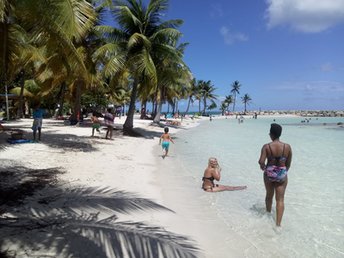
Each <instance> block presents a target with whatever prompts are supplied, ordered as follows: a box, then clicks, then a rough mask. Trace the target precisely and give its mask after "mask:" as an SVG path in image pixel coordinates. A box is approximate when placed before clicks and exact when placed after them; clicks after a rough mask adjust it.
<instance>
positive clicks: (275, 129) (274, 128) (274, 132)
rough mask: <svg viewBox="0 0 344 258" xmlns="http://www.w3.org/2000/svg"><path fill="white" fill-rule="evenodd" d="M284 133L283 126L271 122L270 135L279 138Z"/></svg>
mask: <svg viewBox="0 0 344 258" xmlns="http://www.w3.org/2000/svg"><path fill="white" fill-rule="evenodd" d="M281 134H282V126H280V125H279V124H275V123H273V124H271V127H270V135H271V136H273V137H275V138H279V137H280V136H281Z"/></svg>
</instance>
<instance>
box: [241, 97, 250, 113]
mask: <svg viewBox="0 0 344 258" xmlns="http://www.w3.org/2000/svg"><path fill="white" fill-rule="evenodd" d="M241 100H242V103H244V105H245V113H246V105H248V104H249V103H250V102H251V100H252V99H251V97H250V96H249V95H248V94H247V93H246V94H245V95H244V96H243V97H241Z"/></svg>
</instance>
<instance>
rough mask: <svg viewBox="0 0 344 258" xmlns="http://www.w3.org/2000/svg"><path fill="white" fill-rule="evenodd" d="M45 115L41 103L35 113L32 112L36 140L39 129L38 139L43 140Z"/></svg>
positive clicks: (34, 138)
mask: <svg viewBox="0 0 344 258" xmlns="http://www.w3.org/2000/svg"><path fill="white" fill-rule="evenodd" d="M43 115H44V110H43V109H41V108H40V105H39V104H37V105H36V107H35V109H34V111H33V113H32V117H33V123H32V131H33V140H34V141H36V134H37V131H38V141H40V140H41V131H42V124H43Z"/></svg>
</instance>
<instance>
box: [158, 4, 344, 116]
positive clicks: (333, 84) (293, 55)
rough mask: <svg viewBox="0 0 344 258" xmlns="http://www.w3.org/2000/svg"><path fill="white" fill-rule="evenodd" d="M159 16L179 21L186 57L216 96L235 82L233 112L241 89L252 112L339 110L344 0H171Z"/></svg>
mask: <svg viewBox="0 0 344 258" xmlns="http://www.w3.org/2000/svg"><path fill="white" fill-rule="evenodd" d="M164 18H165V19H177V18H178V19H182V20H184V24H183V25H182V26H181V27H180V31H181V32H182V33H183V37H182V41H181V42H188V43H189V46H188V47H187V48H186V51H185V59H184V60H185V62H186V64H187V65H188V66H189V67H190V69H191V71H192V73H193V75H194V77H195V78H196V79H198V80H200V79H202V80H211V81H212V83H213V85H214V86H215V88H217V90H216V94H217V95H218V96H219V102H220V101H221V100H223V98H224V96H225V95H229V94H230V89H231V88H230V85H231V84H232V83H233V82H234V81H235V80H238V81H239V82H240V83H241V84H242V86H241V91H240V93H241V94H240V95H239V97H238V98H239V99H238V103H237V104H236V110H238V111H240V110H243V105H242V103H241V100H240V97H241V96H243V95H244V94H245V93H247V94H249V95H250V97H251V98H252V103H251V104H250V105H249V106H248V109H249V110H259V109H260V108H261V109H262V110H295V109H298V110H299V109H304V110H319V109H322V110H343V109H344V0H217V1H206V0H170V1H169V10H168V12H167V14H166V16H165V17H164ZM197 105H198V104H197V103H195V104H194V108H195V109H197ZM185 107H186V103H180V104H179V109H180V111H183V110H184V109H185Z"/></svg>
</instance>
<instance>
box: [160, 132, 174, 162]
mask: <svg viewBox="0 0 344 258" xmlns="http://www.w3.org/2000/svg"><path fill="white" fill-rule="evenodd" d="M168 131H169V129H168V127H167V126H166V127H165V128H164V133H163V134H162V135H161V137H160V140H159V145H160V144H161V147H162V158H163V159H164V158H165V157H166V156H167V154H168V149H169V147H170V142H172V143H173V144H174V141H173V140H172V138H171V136H170V134H169V133H168ZM161 142H162V143H161Z"/></svg>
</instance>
